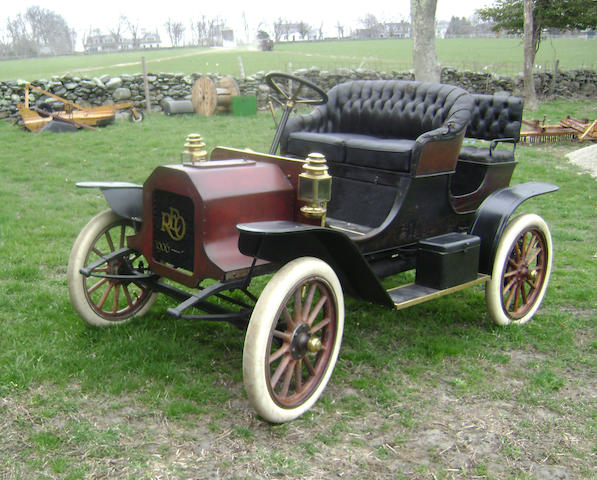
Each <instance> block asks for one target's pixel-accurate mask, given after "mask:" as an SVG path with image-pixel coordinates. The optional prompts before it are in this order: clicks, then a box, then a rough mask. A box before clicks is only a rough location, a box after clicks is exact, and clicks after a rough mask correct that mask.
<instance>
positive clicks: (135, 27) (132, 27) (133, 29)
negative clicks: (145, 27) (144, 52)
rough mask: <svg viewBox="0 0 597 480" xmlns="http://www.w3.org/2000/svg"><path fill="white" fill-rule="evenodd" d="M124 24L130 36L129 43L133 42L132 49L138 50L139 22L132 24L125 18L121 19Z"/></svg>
mask: <svg viewBox="0 0 597 480" xmlns="http://www.w3.org/2000/svg"><path fill="white" fill-rule="evenodd" d="M123 18H124V20H125V22H126V26H127V29H128V31H129V33H130V35H131V41H132V42H133V48H139V46H140V40H141V39H140V37H139V31H140V29H139V21H138V20H137V21H136V22H133V21H132V20H130V19H129V18H127V17H123Z"/></svg>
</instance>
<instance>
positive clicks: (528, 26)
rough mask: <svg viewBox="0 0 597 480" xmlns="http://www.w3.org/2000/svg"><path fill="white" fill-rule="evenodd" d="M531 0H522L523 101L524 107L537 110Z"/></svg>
mask: <svg viewBox="0 0 597 480" xmlns="http://www.w3.org/2000/svg"><path fill="white" fill-rule="evenodd" d="M533 31H534V28H533V0H524V78H523V83H524V99H525V107H526V108H527V109H529V110H537V95H536V93H535V80H534V78H533V66H534V64H535V54H536V53H537V51H536V45H535V41H534V40H535V39H534V35H533Z"/></svg>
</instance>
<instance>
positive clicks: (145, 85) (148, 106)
mask: <svg viewBox="0 0 597 480" xmlns="http://www.w3.org/2000/svg"><path fill="white" fill-rule="evenodd" d="M141 66H142V67H143V88H144V89H145V110H146V111H147V113H151V99H150V98H149V82H148V81H147V65H146V64H145V57H141Z"/></svg>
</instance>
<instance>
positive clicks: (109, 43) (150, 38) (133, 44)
mask: <svg viewBox="0 0 597 480" xmlns="http://www.w3.org/2000/svg"><path fill="white" fill-rule="evenodd" d="M160 43H161V40H160V35H159V34H158V33H157V32H143V33H142V34H141V36H140V37H139V38H138V39H137V40H136V41H135V40H133V39H131V38H118V37H117V35H114V34H112V33H109V34H107V35H103V34H99V33H96V34H94V35H88V36H87V37H86V38H85V44H84V45H83V46H84V48H85V53H100V52H115V51H118V50H129V49H133V48H158V47H159V46H160Z"/></svg>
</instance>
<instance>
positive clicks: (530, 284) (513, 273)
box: [485, 214, 552, 325]
mask: <svg viewBox="0 0 597 480" xmlns="http://www.w3.org/2000/svg"><path fill="white" fill-rule="evenodd" d="M551 264H552V242H551V235H550V233H549V228H548V227H547V224H546V223H545V221H544V220H543V219H542V218H541V217H539V216H538V215H532V214H525V215H520V216H518V217H516V218H514V219H513V220H511V221H510V222H509V223H508V225H507V226H506V229H505V230H504V233H503V234H502V238H501V239H500V242H499V245H498V248H497V251H496V255H495V261H494V266H493V272H492V275H491V280H490V281H489V282H487V285H486V290H485V293H486V300H487V307H488V309H489V313H490V315H491V317H492V319H493V320H494V321H495V322H496V323H497V324H499V325H508V324H510V323H518V324H522V323H526V322H528V321H529V320H530V319H531V318H532V317H533V315H534V314H535V312H536V311H537V309H538V308H539V305H540V304H541V301H542V300H543V297H544V295H545V291H546V290H547V284H548V282H549V276H550V273H551Z"/></svg>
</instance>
